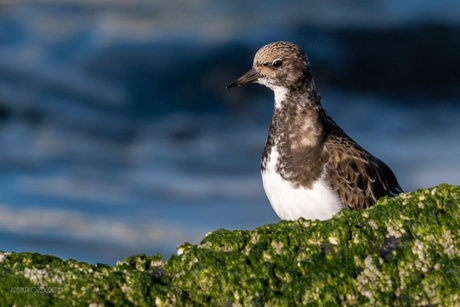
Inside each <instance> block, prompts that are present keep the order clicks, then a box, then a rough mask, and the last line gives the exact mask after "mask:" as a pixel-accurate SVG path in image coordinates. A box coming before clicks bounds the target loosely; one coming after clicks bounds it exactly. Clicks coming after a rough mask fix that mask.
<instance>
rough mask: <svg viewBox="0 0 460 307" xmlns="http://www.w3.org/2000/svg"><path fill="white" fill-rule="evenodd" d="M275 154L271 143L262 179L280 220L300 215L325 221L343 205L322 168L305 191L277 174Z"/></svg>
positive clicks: (295, 218) (293, 218) (275, 150)
mask: <svg viewBox="0 0 460 307" xmlns="http://www.w3.org/2000/svg"><path fill="white" fill-rule="evenodd" d="M278 157H279V154H278V151H277V149H276V145H275V146H273V147H272V150H271V153H270V155H269V161H268V162H267V164H266V167H265V170H263V171H262V181H263V185H264V190H265V193H266V194H267V197H268V199H269V201H270V204H271V205H272V207H273V209H274V210H275V212H276V214H278V216H279V217H280V218H281V219H283V220H297V219H298V218H300V217H303V218H305V219H308V220H316V219H318V220H327V219H330V218H331V217H332V216H333V215H334V214H336V213H337V212H338V211H340V209H342V208H344V207H345V205H344V204H343V203H342V201H341V200H340V198H339V196H338V194H337V193H336V192H335V191H333V190H332V188H331V187H330V185H329V183H328V182H327V180H326V168H324V171H323V174H322V176H321V178H320V179H319V180H318V181H316V182H315V183H314V185H313V188H312V189H311V190H309V189H305V188H303V187H302V186H298V187H297V186H296V185H294V184H293V183H291V182H289V181H287V180H285V179H283V178H282V177H281V176H280V174H279V173H278V172H277V170H276V161H277V160H278Z"/></svg>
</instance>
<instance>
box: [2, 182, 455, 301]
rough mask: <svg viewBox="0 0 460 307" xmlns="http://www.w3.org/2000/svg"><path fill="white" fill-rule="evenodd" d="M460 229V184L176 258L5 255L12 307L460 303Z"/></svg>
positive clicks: (267, 228)
mask: <svg viewBox="0 0 460 307" xmlns="http://www.w3.org/2000/svg"><path fill="white" fill-rule="evenodd" d="M459 225H460V187H455V186H450V185H447V184H441V185H439V186H437V187H435V188H432V189H420V190H417V191H416V192H410V193H403V194H401V195H400V196H399V197H396V198H388V197H385V198H382V199H381V200H379V202H378V203H377V204H376V205H375V206H374V207H373V208H371V209H368V210H362V211H357V212H354V211H351V210H348V209H344V210H342V211H341V212H340V213H338V214H337V215H336V216H335V217H334V218H332V219H330V220H328V221H306V220H303V219H300V220H298V221H295V222H288V221H281V222H279V223H277V224H269V225H264V226H262V227H259V228H256V229H255V230H253V231H228V230H224V229H220V230H217V231H215V232H212V233H208V234H207V235H206V238H204V240H203V241H202V242H201V244H199V245H191V244H184V245H182V246H179V247H178V255H177V256H175V255H173V256H172V257H171V258H170V259H169V260H167V261H166V262H162V260H161V256H160V255H154V256H145V255H143V254H142V255H136V256H131V257H129V258H126V259H125V260H123V261H121V262H118V264H117V265H116V266H113V267H110V266H108V265H105V264H96V265H90V264H86V263H83V262H77V261H75V260H67V261H63V260H61V259H59V258H56V257H54V256H49V255H40V254H37V253H0V304H1V305H2V306H4V305H13V304H15V305H17V306H25V305H31V306H72V305H76V306H88V305H89V306H124V305H135V306H152V305H156V306H197V305H210V306H294V305H312V306H323V305H324V306H338V305H342V306H353V305H359V306H428V305H430V306H454V305H457V306H458V305H460V252H459V250H460V231H459Z"/></svg>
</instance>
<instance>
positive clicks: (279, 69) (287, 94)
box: [227, 41, 403, 220]
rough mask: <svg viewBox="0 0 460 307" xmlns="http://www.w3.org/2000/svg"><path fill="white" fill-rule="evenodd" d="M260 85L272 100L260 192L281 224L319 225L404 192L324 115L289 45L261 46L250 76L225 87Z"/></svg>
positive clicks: (304, 66) (302, 60)
mask: <svg viewBox="0 0 460 307" xmlns="http://www.w3.org/2000/svg"><path fill="white" fill-rule="evenodd" d="M252 82H255V83H259V84H263V85H265V86H267V87H268V88H270V89H271V90H273V92H274V93H275V108H274V112H273V116H272V121H271V125H270V129H269V131H268V138H267V141H266V143H265V147H264V149H263V153H262V161H261V172H262V181H263V186H264V190H265V193H266V194H267V197H268V199H269V201H270V203H271V205H272V207H273V209H274V210H275V212H276V213H277V214H278V216H279V217H280V218H281V219H283V220H296V219H298V218H300V217H303V218H305V219H310V220H315V219H318V220H326V219H329V218H331V217H332V216H333V215H334V214H335V213H337V212H338V211H340V210H341V209H342V208H345V207H348V208H350V209H352V210H361V209H365V208H369V207H371V206H372V205H374V204H375V202H376V201H377V200H378V199H379V198H380V197H383V196H385V195H390V196H395V195H397V194H399V193H401V192H403V190H402V189H401V187H400V186H399V183H398V180H397V179H396V177H395V175H394V174H393V172H392V171H391V169H390V168H389V167H388V166H387V165H386V164H385V163H383V162H382V161H381V160H379V159H377V158H376V157H374V156H372V155H371V154H370V153H369V152H367V151H366V150H365V149H363V148H362V147H361V146H359V145H358V144H357V143H356V142H355V141H354V140H353V139H351V138H350V137H349V136H348V135H347V134H346V133H345V132H344V131H343V130H342V129H341V128H340V127H339V126H338V125H337V124H336V123H335V122H334V120H333V119H332V118H331V117H330V116H329V114H328V113H327V112H326V110H324V108H323V107H322V105H321V96H320V95H319V94H318V92H317V91H316V86H315V83H314V81H313V75H312V72H311V69H310V62H309V60H308V58H307V56H306V54H305V52H304V51H303V50H302V49H301V48H300V47H299V46H297V45H295V44H292V43H289V42H282V41H281V42H274V43H271V44H268V45H265V46H263V47H262V48H261V49H260V50H259V51H258V52H257V53H256V55H255V57H254V62H253V67H252V69H251V70H250V71H248V72H247V73H246V74H244V75H243V76H242V77H240V78H239V79H237V80H236V81H235V82H233V83H231V84H230V85H228V86H227V88H232V87H237V86H241V85H243V84H247V83H252Z"/></svg>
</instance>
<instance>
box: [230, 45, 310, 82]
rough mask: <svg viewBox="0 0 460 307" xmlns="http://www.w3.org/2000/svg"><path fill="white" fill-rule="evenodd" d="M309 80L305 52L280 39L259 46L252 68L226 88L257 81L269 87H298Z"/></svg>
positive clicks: (308, 64)
mask: <svg viewBox="0 0 460 307" xmlns="http://www.w3.org/2000/svg"><path fill="white" fill-rule="evenodd" d="M310 81H311V73H310V63H309V61H308V58H307V56H306V54H305V52H304V51H303V50H302V49H301V48H300V47H299V46H297V45H295V44H293V43H290V42H283V41H280V42H274V43H270V44H268V45H265V46H263V47H262V48H260V50H259V51H258V52H257V53H256V55H255V57H254V62H253V67H252V69H251V70H250V71H248V72H247V73H246V74H244V75H243V76H242V77H240V78H239V79H237V80H236V81H235V82H233V83H231V84H230V85H229V86H227V88H232V87H236V86H241V85H244V84H247V83H252V82H257V83H260V84H263V85H265V86H267V87H269V88H271V89H274V87H285V88H288V89H289V88H295V89H298V88H303V87H305V86H302V84H304V85H305V83H309V82H310Z"/></svg>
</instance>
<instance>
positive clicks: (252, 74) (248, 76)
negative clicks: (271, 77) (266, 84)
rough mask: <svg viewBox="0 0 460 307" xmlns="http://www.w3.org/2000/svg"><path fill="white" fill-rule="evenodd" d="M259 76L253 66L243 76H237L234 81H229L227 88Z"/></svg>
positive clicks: (254, 79)
mask: <svg viewBox="0 0 460 307" xmlns="http://www.w3.org/2000/svg"><path fill="white" fill-rule="evenodd" d="M260 77H261V76H260V75H259V73H258V72H257V70H256V69H255V68H253V69H251V70H250V71H248V72H247V73H245V74H244V75H243V76H241V77H240V78H238V79H237V80H236V81H235V82H233V83H231V84H230V85H228V86H227V89H229V88H232V87H237V86H241V85H244V84H248V83H252V82H256V81H257V80H258V79H259V78H260Z"/></svg>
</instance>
